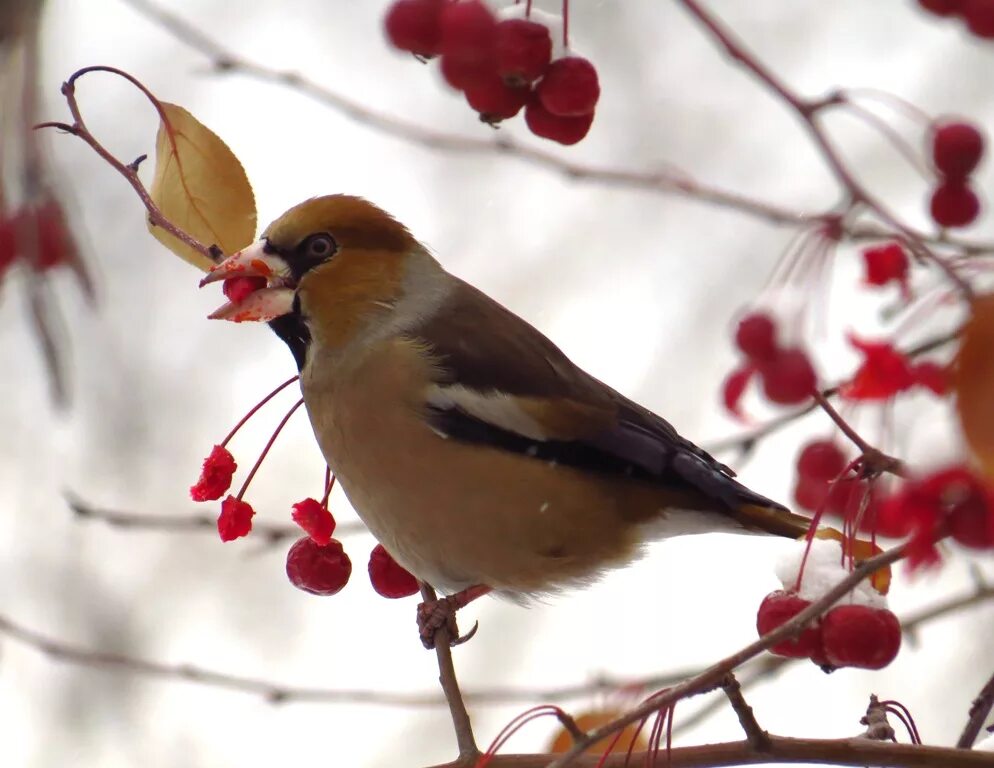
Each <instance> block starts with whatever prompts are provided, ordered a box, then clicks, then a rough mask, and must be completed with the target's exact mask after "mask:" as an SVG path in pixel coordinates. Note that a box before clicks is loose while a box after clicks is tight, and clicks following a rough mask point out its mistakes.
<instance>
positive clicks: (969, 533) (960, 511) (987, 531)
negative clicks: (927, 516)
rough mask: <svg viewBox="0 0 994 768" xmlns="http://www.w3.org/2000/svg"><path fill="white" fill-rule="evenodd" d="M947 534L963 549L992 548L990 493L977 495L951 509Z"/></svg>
mask: <svg viewBox="0 0 994 768" xmlns="http://www.w3.org/2000/svg"><path fill="white" fill-rule="evenodd" d="M949 533H950V535H951V536H952V537H953V538H954V539H956V541H958V542H959V543H960V544H962V545H963V546H964V547H970V548H971V549H990V548H992V547H994V497H992V495H991V494H990V493H987V494H983V495H980V494H977V495H974V496H972V497H971V498H969V499H966V500H965V501H963V502H961V503H960V504H957V505H956V506H955V507H953V509H952V510H950V513H949Z"/></svg>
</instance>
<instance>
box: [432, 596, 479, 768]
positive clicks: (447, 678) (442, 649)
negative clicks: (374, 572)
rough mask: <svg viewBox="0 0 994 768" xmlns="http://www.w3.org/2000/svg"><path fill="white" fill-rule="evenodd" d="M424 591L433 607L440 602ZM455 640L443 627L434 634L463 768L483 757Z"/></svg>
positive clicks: (440, 676)
mask: <svg viewBox="0 0 994 768" xmlns="http://www.w3.org/2000/svg"><path fill="white" fill-rule="evenodd" d="M418 586H419V587H420V589H421V599H422V600H424V602H426V603H433V602H435V601H436V600H437V599H438V598H437V596H436V595H435V590H434V589H432V587H431V586H430V585H428V584H426V583H425V582H423V581H421V582H418ZM454 639H455V638H453V637H450V636H449V630H448V627H446V626H445V625H444V624H443V625H442V626H441V627H439V628H438V629H436V630H435V656H436V657H438V682H439V683H440V684H441V686H442V692H443V693H444V694H445V700H446V701H447V702H448V704H449V714H450V715H451V716H452V726H453V728H455V731H456V743H457V744H458V746H459V760H458V763H459V764H460V765H471V764H473V763H475V762H476V761H477V759H478V758H479V757H480V749H479V747H477V746H476V739H475V738H474V737H473V723H472V722H471V721H470V719H469V712H467V711H466V702H464V701H463V698H462V693H460V691H459V681H458V680H457V679H456V668H455V666H453V664H452V647H451V642H452V641H453V640H454Z"/></svg>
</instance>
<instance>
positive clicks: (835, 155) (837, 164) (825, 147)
mask: <svg viewBox="0 0 994 768" xmlns="http://www.w3.org/2000/svg"><path fill="white" fill-rule="evenodd" d="M678 1H679V3H680V4H681V5H682V6H683V7H684V8H685V9H686V10H687V12H688V13H689V14H690V15H691V16H692V17H693V18H694V19H696V20H697V21H698V22H699V23H700V24H701V26H703V27H704V28H705V30H706V31H707V32H708V33H709V34H710V35H711V36H712V37H713V38H714V39H715V41H716V42H717V43H718V45H720V46H721V47H722V48H723V49H724V50H725V52H726V53H727V54H728V55H729V57H731V59H732V60H733V61H735V62H736V63H738V64H739V65H741V66H742V67H743V68H744V69H745V70H746V71H747V72H749V73H750V74H751V75H752V76H753V77H755V78H756V79H757V80H759V81H760V83H761V84H762V85H763V86H765V87H766V88H768V89H769V90H770V91H772V93H773V94H774V95H775V96H776V97H777V98H778V99H780V100H781V101H782V102H783V103H784V104H785V105H787V106H788V107H789V108H790V109H791V110H793V111H794V112H795V113H796V114H797V116H798V117H799V118H800V119H801V121H803V123H804V126H805V128H806V129H807V132H808V135H809V136H810V138H811V140H812V142H813V143H814V145H815V147H816V148H817V149H818V151H819V152H820V153H821V155H822V157H823V158H824V160H825V163H826V164H827V165H828V167H829V169H830V170H831V172H832V175H833V176H835V178H836V180H837V181H838V183H839V184H840V185H841V186H842V188H843V189H844V190H845V192H846V194H847V197H848V201H847V206H846V208H847V210H846V212H847V213H848V211H851V210H853V209H855V208H857V207H859V206H864V207H866V208H867V209H869V210H870V211H873V212H874V213H875V214H876V216H877V218H879V220H880V221H881V222H882V223H884V224H885V225H887V226H888V227H891V228H892V229H893V230H894V232H895V233H896V234H898V235H899V236H900V237H901V238H902V239H903V240H905V241H906V242H907V244H908V247H909V248H910V249H911V250H912V251H913V252H914V253H915V254H917V255H918V256H920V257H921V258H923V259H926V260H927V261H929V262H931V263H933V264H935V265H936V267H938V268H939V269H940V270H941V271H942V272H943V273H944V274H945V275H946V277H947V278H948V279H949V281H950V283H952V284H953V285H954V286H955V287H956V289H957V290H958V291H959V293H960V297H961V298H962V299H963V301H964V302H966V303H969V302H971V301H972V300H973V296H974V290H973V286H971V285H970V283H969V282H968V281H967V280H966V279H965V278H964V277H963V276H962V275H960V274H959V273H958V272H957V271H956V269H955V268H953V266H952V265H951V264H950V263H949V262H948V261H947V260H946V259H945V258H943V257H942V256H940V255H939V254H937V253H936V252H935V251H933V250H932V249H931V248H930V247H929V246H928V244H927V243H926V242H925V240H924V238H923V237H922V236H921V235H920V234H919V233H917V232H916V231H915V230H914V229H912V228H911V227H909V226H908V225H907V224H905V223H904V222H903V221H902V220H901V219H900V218H899V217H898V216H896V215H895V214H894V213H893V212H892V211H891V210H890V209H889V208H888V207H887V206H885V205H884V204H883V203H882V202H880V201H879V200H878V199H877V198H875V197H874V196H873V195H871V194H870V192H869V191H868V190H867V189H866V188H865V187H864V186H863V184H862V183H861V182H860V181H859V179H857V178H856V176H855V175H854V174H853V172H852V171H851V170H850V168H849V167H848V166H847V165H846V162H845V160H844V159H843V157H842V156H841V155H840V154H839V152H838V150H837V149H836V147H835V144H834V143H833V142H832V140H831V138H830V137H829V135H828V133H827V131H826V129H825V126H824V124H823V122H822V121H821V120H820V119H819V115H820V113H822V112H824V111H825V110H828V109H831V108H833V107H837V106H838V105H839V104H842V103H844V101H845V98H844V96H843V95H842V94H840V93H838V92H835V93H830V94H828V95H827V96H825V97H822V98H817V99H811V98H807V97H805V96H803V95H801V94H800V93H797V92H795V91H794V90H793V89H791V87H790V86H789V85H788V84H787V83H786V82H785V81H784V80H783V79H781V78H780V77H779V76H778V75H777V74H776V73H775V72H774V71H773V70H772V69H771V68H770V67H768V66H767V65H766V64H764V63H763V62H762V61H760V60H759V59H758V58H757V57H756V56H755V54H753V53H752V51H750V50H749V49H747V48H746V47H745V46H744V45H743V44H742V42H741V41H740V40H739V39H738V38H737V37H736V36H735V35H734V34H733V33H732V32H731V30H730V29H728V28H727V27H726V26H724V24H722V23H721V22H720V21H719V20H718V18H717V17H716V16H714V15H712V14H711V12H710V11H708V10H707V9H706V8H705V7H704V5H703V4H702V3H700V2H699V0H678Z"/></svg>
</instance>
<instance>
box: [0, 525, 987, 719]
mask: <svg viewBox="0 0 994 768" xmlns="http://www.w3.org/2000/svg"><path fill="white" fill-rule="evenodd" d="M215 525H216V524H215V523H214V522H213V521H212V522H211V527H212V530H216V527H215ZM255 525H258V524H257V523H256V524H255ZM255 525H254V526H253V528H254V527H255ZM991 600H994V586H990V585H987V584H983V583H978V585H977V587H976V588H975V589H974V590H972V591H971V592H969V593H968V594H965V595H961V596H958V597H955V598H951V599H949V600H947V601H943V602H940V603H938V604H937V605H935V606H932V607H930V608H926V609H923V610H922V611H919V612H918V613H914V614H911V615H909V616H908V617H907V618H905V619H903V620H902V621H901V627H902V629H903V631H904V634H905V636H907V637H909V638H913V637H914V634H915V632H916V631H917V630H918V629H919V628H921V627H922V626H923V625H925V624H927V623H928V622H931V621H934V620H935V619H938V618H941V617H943V616H947V615H949V614H950V613H954V612H956V611H959V610H962V609H964V608H968V607H970V606H974V605H981V604H983V603H986V602H988V601H991ZM0 634H6V635H8V636H10V637H12V638H14V639H15V640H19V641H20V642H23V643H25V644H26V645H28V646H29V647H34V648H37V649H38V650H40V651H42V652H43V653H46V654H47V655H49V656H51V657H53V658H56V659H58V660H59V661H66V662H70V663H74V664H80V665H83V666H89V667H95V668H108V669H121V670H123V671H125V672H128V673H131V674H139V675H147V676H151V677H158V678H162V679H172V680H179V681H184V682H191V683H199V684H202V685H210V686H214V687H221V688H225V689H227V690H233V691H239V692H242V693H248V694H254V695H260V696H263V697H264V698H266V699H267V700H269V701H272V702H276V703H281V704H282V703H286V704H289V703H312V704H336V703H348V704H376V705H380V706H397V707H408V708H417V709H420V708H427V707H439V706H446V705H447V703H448V702H447V701H446V699H445V697H444V696H443V695H442V694H440V693H435V692H425V693H407V694H400V693H395V692H392V691H382V692H381V691H370V690H349V689H334V688H301V687H296V686H292V685H287V684H283V683H278V682H273V681H271V680H260V679H256V678H251V677H241V676H238V675H229V674H226V673H223V672H218V671H215V670H208V669H204V668H202V667H198V666H196V665H192V664H176V665H170V664H164V663H162V662H156V661H149V660H147V659H141V658H137V657H133V656H125V655H123V654H111V653H105V652H102V651H94V650H88V649H84V648H80V647H78V646H75V645H72V644H71V643H68V642H66V641H64V640H57V639H54V638H51V637H48V636H46V635H44V634H42V633H40V632H37V631H35V630H31V629H28V628H26V627H24V626H23V625H20V624H18V623H16V622H14V621H13V620H11V619H9V618H4V617H2V616H0ZM796 663H798V660H797V659H787V658H782V657H779V656H760V657H759V658H756V659H753V660H752V661H751V662H749V663H748V664H745V665H743V666H742V667H741V668H740V669H739V678H740V684H741V686H742V688H743V690H747V689H748V688H750V687H751V686H752V685H754V684H756V683H758V682H760V681H762V680H768V679H770V678H772V677H773V676H775V675H778V674H780V672H782V671H783V670H784V669H785V668H787V667H788V666H793V665H795V664H796ZM700 672H701V670H700V669H694V670H682V671H681V670H677V671H673V672H668V673H665V674H659V675H653V676H650V677H645V678H639V679H625V678H615V677H611V676H609V675H598V676H597V677H595V678H594V679H592V680H589V681H586V682H583V683H575V684H573V685H567V686H554V685H550V686H545V687H534V688H527V687H516V686H494V687H488V688H474V689H470V690H468V691H464V692H463V693H462V697H463V701H465V702H467V703H474V704H513V703H534V702H536V701H544V702H555V701H574V700H577V699H583V698H588V697H590V696H596V695H598V694H604V693H617V692H619V691H621V692H627V693H632V695H637V692H639V691H652V690H659V689H662V688H668V687H671V686H673V685H676V684H677V683H679V682H681V681H683V680H686V679H687V678H689V677H692V676H696V675H698V674H700ZM721 703H722V699H720V698H716V699H714V700H713V701H712V702H709V703H708V704H707V705H705V706H703V707H701V708H700V709H699V710H698V711H696V712H693V713H692V714H690V715H688V716H686V717H682V718H680V721H679V723H678V724H677V730H680V731H683V730H686V729H687V728H690V727H691V726H693V725H696V724H697V723H699V722H700V721H702V720H704V719H705V718H706V717H708V716H709V715H710V714H712V713H713V712H714V711H715V710H717V709H718V708H719V707H720V706H721Z"/></svg>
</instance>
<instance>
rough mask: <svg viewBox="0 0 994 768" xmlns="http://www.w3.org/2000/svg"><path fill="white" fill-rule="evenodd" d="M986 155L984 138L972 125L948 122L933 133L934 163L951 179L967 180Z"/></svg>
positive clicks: (936, 127) (937, 168) (937, 127)
mask: <svg viewBox="0 0 994 768" xmlns="http://www.w3.org/2000/svg"><path fill="white" fill-rule="evenodd" d="M983 154H984V136H983V134H982V133H981V132H980V131H979V130H977V128H976V127H974V126H973V125H971V124H970V123H960V122H947V123H942V124H941V125H937V126H935V128H934V130H933V132H932V162H933V163H935V168H936V170H937V171H938V172H939V173H941V174H942V175H944V176H945V177H946V178H949V179H965V178H966V177H967V176H969V175H970V174H971V173H973V170H974V169H975V168H976V167H977V165H978V164H979V163H980V158H981V157H982V156H983Z"/></svg>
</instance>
